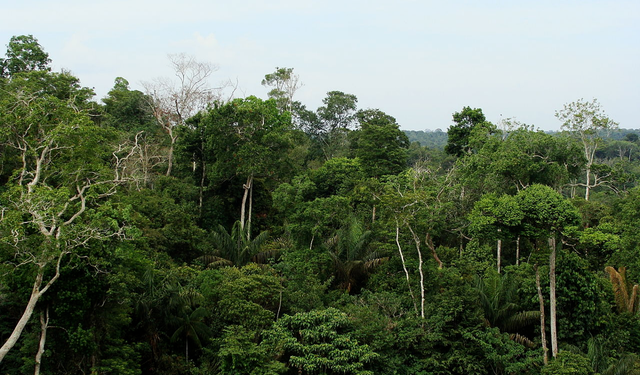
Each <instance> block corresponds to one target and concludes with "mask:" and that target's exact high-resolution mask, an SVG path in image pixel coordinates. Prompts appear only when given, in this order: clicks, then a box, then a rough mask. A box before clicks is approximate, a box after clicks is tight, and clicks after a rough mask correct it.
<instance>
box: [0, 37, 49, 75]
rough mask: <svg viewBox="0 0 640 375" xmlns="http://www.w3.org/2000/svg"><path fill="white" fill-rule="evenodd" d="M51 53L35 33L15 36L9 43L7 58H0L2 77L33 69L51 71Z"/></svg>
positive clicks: (0, 73)
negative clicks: (44, 48)
mask: <svg viewBox="0 0 640 375" xmlns="http://www.w3.org/2000/svg"><path fill="white" fill-rule="evenodd" d="M49 63H51V59H49V54H48V53H46V52H45V51H44V50H43V49H42V47H41V46H40V44H39V43H38V39H36V38H34V37H33V35H20V36H13V37H11V40H10V41H9V44H8V45H7V53H6V58H4V59H0V77H11V76H13V75H14V74H16V73H20V72H29V71H33V70H43V71H49V70H51V68H49Z"/></svg>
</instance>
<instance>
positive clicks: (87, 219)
mask: <svg viewBox="0 0 640 375" xmlns="http://www.w3.org/2000/svg"><path fill="white" fill-rule="evenodd" d="M61 76H62V75H58V74H54V73H48V72H40V71H32V72H22V73H21V74H18V75H16V76H14V77H13V78H12V80H11V82H10V83H9V84H7V85H5V87H4V89H5V90H3V91H2V93H1V94H0V107H1V109H0V124H2V127H1V129H2V130H0V143H2V144H3V145H5V146H6V147H8V148H11V149H13V150H15V152H17V153H18V155H19V160H20V161H21V163H20V164H19V165H18V166H17V168H16V170H15V171H14V173H13V178H12V180H11V181H10V182H9V183H8V184H7V185H6V186H4V189H3V191H2V194H1V195H0V205H1V206H2V207H0V209H1V211H2V213H3V215H2V216H1V219H0V233H1V234H2V247H3V249H4V250H5V255H7V254H9V255H7V258H5V259H4V261H5V262H8V263H9V264H12V265H13V266H14V267H24V268H27V269H29V270H30V272H31V275H33V287H32V290H31V293H30V297H29V301H28V303H27V305H26V307H25V310H24V312H23V314H22V316H21V318H20V319H19V321H18V322H17V324H16V326H15V329H14V330H13V332H12V334H11V335H10V336H9V338H8V339H7V341H6V342H5V343H4V345H3V346H2V348H0V361H2V359H3V358H4V357H5V356H6V354H7V353H8V352H9V350H11V348H12V347H13V346H14V345H15V343H16V342H17V340H18V338H19V337H20V335H21V334H22V331H23V329H24V328H25V326H26V324H27V322H28V321H29V318H30V317H31V315H32V314H33V311H34V308H35V305H36V303H37V302H38V301H39V300H40V298H41V297H42V296H43V295H44V294H45V293H46V292H47V291H48V290H49V289H50V288H51V286H52V285H53V284H54V283H55V282H56V281H57V280H58V278H60V275H61V267H62V266H63V264H64V261H65V259H67V258H68V256H69V255H73V254H74V252H75V251H77V250H78V249H79V248H82V247H85V246H87V245H88V244H89V243H91V242H93V241H97V240H101V239H105V238H109V237H118V236H123V235H124V232H123V228H122V227H121V226H120V224H119V223H118V221H117V220H115V219H113V218H109V217H106V216H101V215H100V214H96V213H95V209H96V207H99V206H100V204H101V202H103V201H104V199H105V198H107V197H109V196H110V195H112V194H114V193H115V188H116V186H117V184H118V183H119V182H120V181H118V179H117V178H115V177H114V169H112V166H110V165H108V161H109V160H110V156H111V155H110V153H111V151H112V150H111V149H110V147H109V143H110V139H109V133H108V132H104V131H102V130H101V129H99V128H98V127H97V126H95V124H94V123H93V122H92V121H91V119H90V118H89V116H88V114H87V112H86V111H85V110H83V103H77V102H76V101H77V100H79V98H81V97H82V96H83V95H84V93H85V90H83V89H77V88H76V87H75V83H76V80H69V79H67V77H64V76H63V77H62V78H63V79H59V78H61ZM52 82H54V83H58V84H67V85H68V84H69V82H72V85H71V87H69V86H62V87H53V88H52V87H50V84H51V83H52ZM43 86H44V87H43ZM49 90H51V92H53V94H50V93H48V91H49ZM67 93H68V94H67ZM74 94H77V95H74ZM78 104H79V105H78ZM84 106H85V107H86V104H85V105H84ZM118 168H119V166H118V165H117V164H116V165H115V169H116V170H117V169H118ZM116 175H117V174H116Z"/></svg>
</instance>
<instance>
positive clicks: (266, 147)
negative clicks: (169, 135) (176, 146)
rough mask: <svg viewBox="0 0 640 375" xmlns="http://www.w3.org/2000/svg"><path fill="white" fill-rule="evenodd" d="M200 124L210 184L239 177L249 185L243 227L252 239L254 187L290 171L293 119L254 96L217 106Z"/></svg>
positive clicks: (242, 209)
mask: <svg viewBox="0 0 640 375" xmlns="http://www.w3.org/2000/svg"><path fill="white" fill-rule="evenodd" d="M200 122H201V124H200V125H199V126H202V127H203V128H204V129H203V137H204V142H205V144H204V150H203V151H204V153H205V154H206V155H207V159H208V161H210V163H211V164H212V165H213V168H210V171H211V174H210V175H209V176H210V179H211V180H213V181H228V180H230V179H233V178H234V177H238V178H240V179H242V181H246V182H244V183H243V184H242V191H243V195H242V202H241V205H240V225H241V228H242V229H243V230H246V231H247V233H248V234H249V235H250V234H251V220H252V204H253V191H254V182H255V181H256V180H262V181H265V180H273V179H276V178H279V177H280V176H282V175H283V174H286V173H288V172H289V171H290V165H291V160H290V159H289V155H288V151H289V150H290V149H291V148H292V147H293V142H292V134H291V130H292V129H291V116H290V115H289V113H280V112H279V110H278V108H277V104H276V101H275V100H273V99H269V100H266V101H264V100H261V99H258V98H256V97H255V96H250V97H248V98H245V99H234V100H232V101H231V102H229V103H221V102H216V103H215V104H214V105H213V106H212V107H211V108H210V109H209V110H208V111H207V113H206V114H203V116H202V118H201V119H200ZM245 224H246V225H247V227H248V228H246V229H245Z"/></svg>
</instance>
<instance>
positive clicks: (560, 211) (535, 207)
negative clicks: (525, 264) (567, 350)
mask: <svg viewBox="0 0 640 375" xmlns="http://www.w3.org/2000/svg"><path fill="white" fill-rule="evenodd" d="M516 201H517V203H518V205H519V206H520V209H521V210H522V212H523V214H524V217H523V224H524V230H525V231H527V232H528V233H529V234H533V235H536V236H538V237H543V238H548V240H549V248H550V250H551V251H550V255H549V309H550V314H549V315H550V316H549V318H550V327H551V353H552V355H553V357H554V358H555V357H556V356H557V355H558V332H557V313H556V308H557V299H556V252H557V245H556V241H557V236H558V235H559V234H560V233H561V232H562V231H563V230H564V229H565V228H566V227H569V226H571V225H576V224H577V223H579V219H580V216H579V213H578V210H577V209H576V208H575V207H574V206H573V205H572V204H571V203H570V202H569V201H567V200H566V199H564V198H563V197H562V195H560V194H559V193H558V192H556V191H555V190H553V189H552V188H550V187H548V186H544V185H539V184H534V185H531V186H529V187H528V188H526V189H524V190H522V191H521V192H520V193H518V194H517V195H516Z"/></svg>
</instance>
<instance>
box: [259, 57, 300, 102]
mask: <svg viewBox="0 0 640 375" xmlns="http://www.w3.org/2000/svg"><path fill="white" fill-rule="evenodd" d="M262 86H270V87H273V89H271V91H269V93H268V95H269V98H272V99H275V100H276V102H277V103H278V108H279V109H280V111H282V112H284V111H288V112H292V109H293V103H294V102H293V96H294V95H295V93H296V91H298V89H299V88H300V86H302V84H301V83H300V76H299V75H297V74H294V73H293V68H279V67H276V71H275V72H273V73H269V74H266V75H265V76H264V79H263V80H262Z"/></svg>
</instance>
